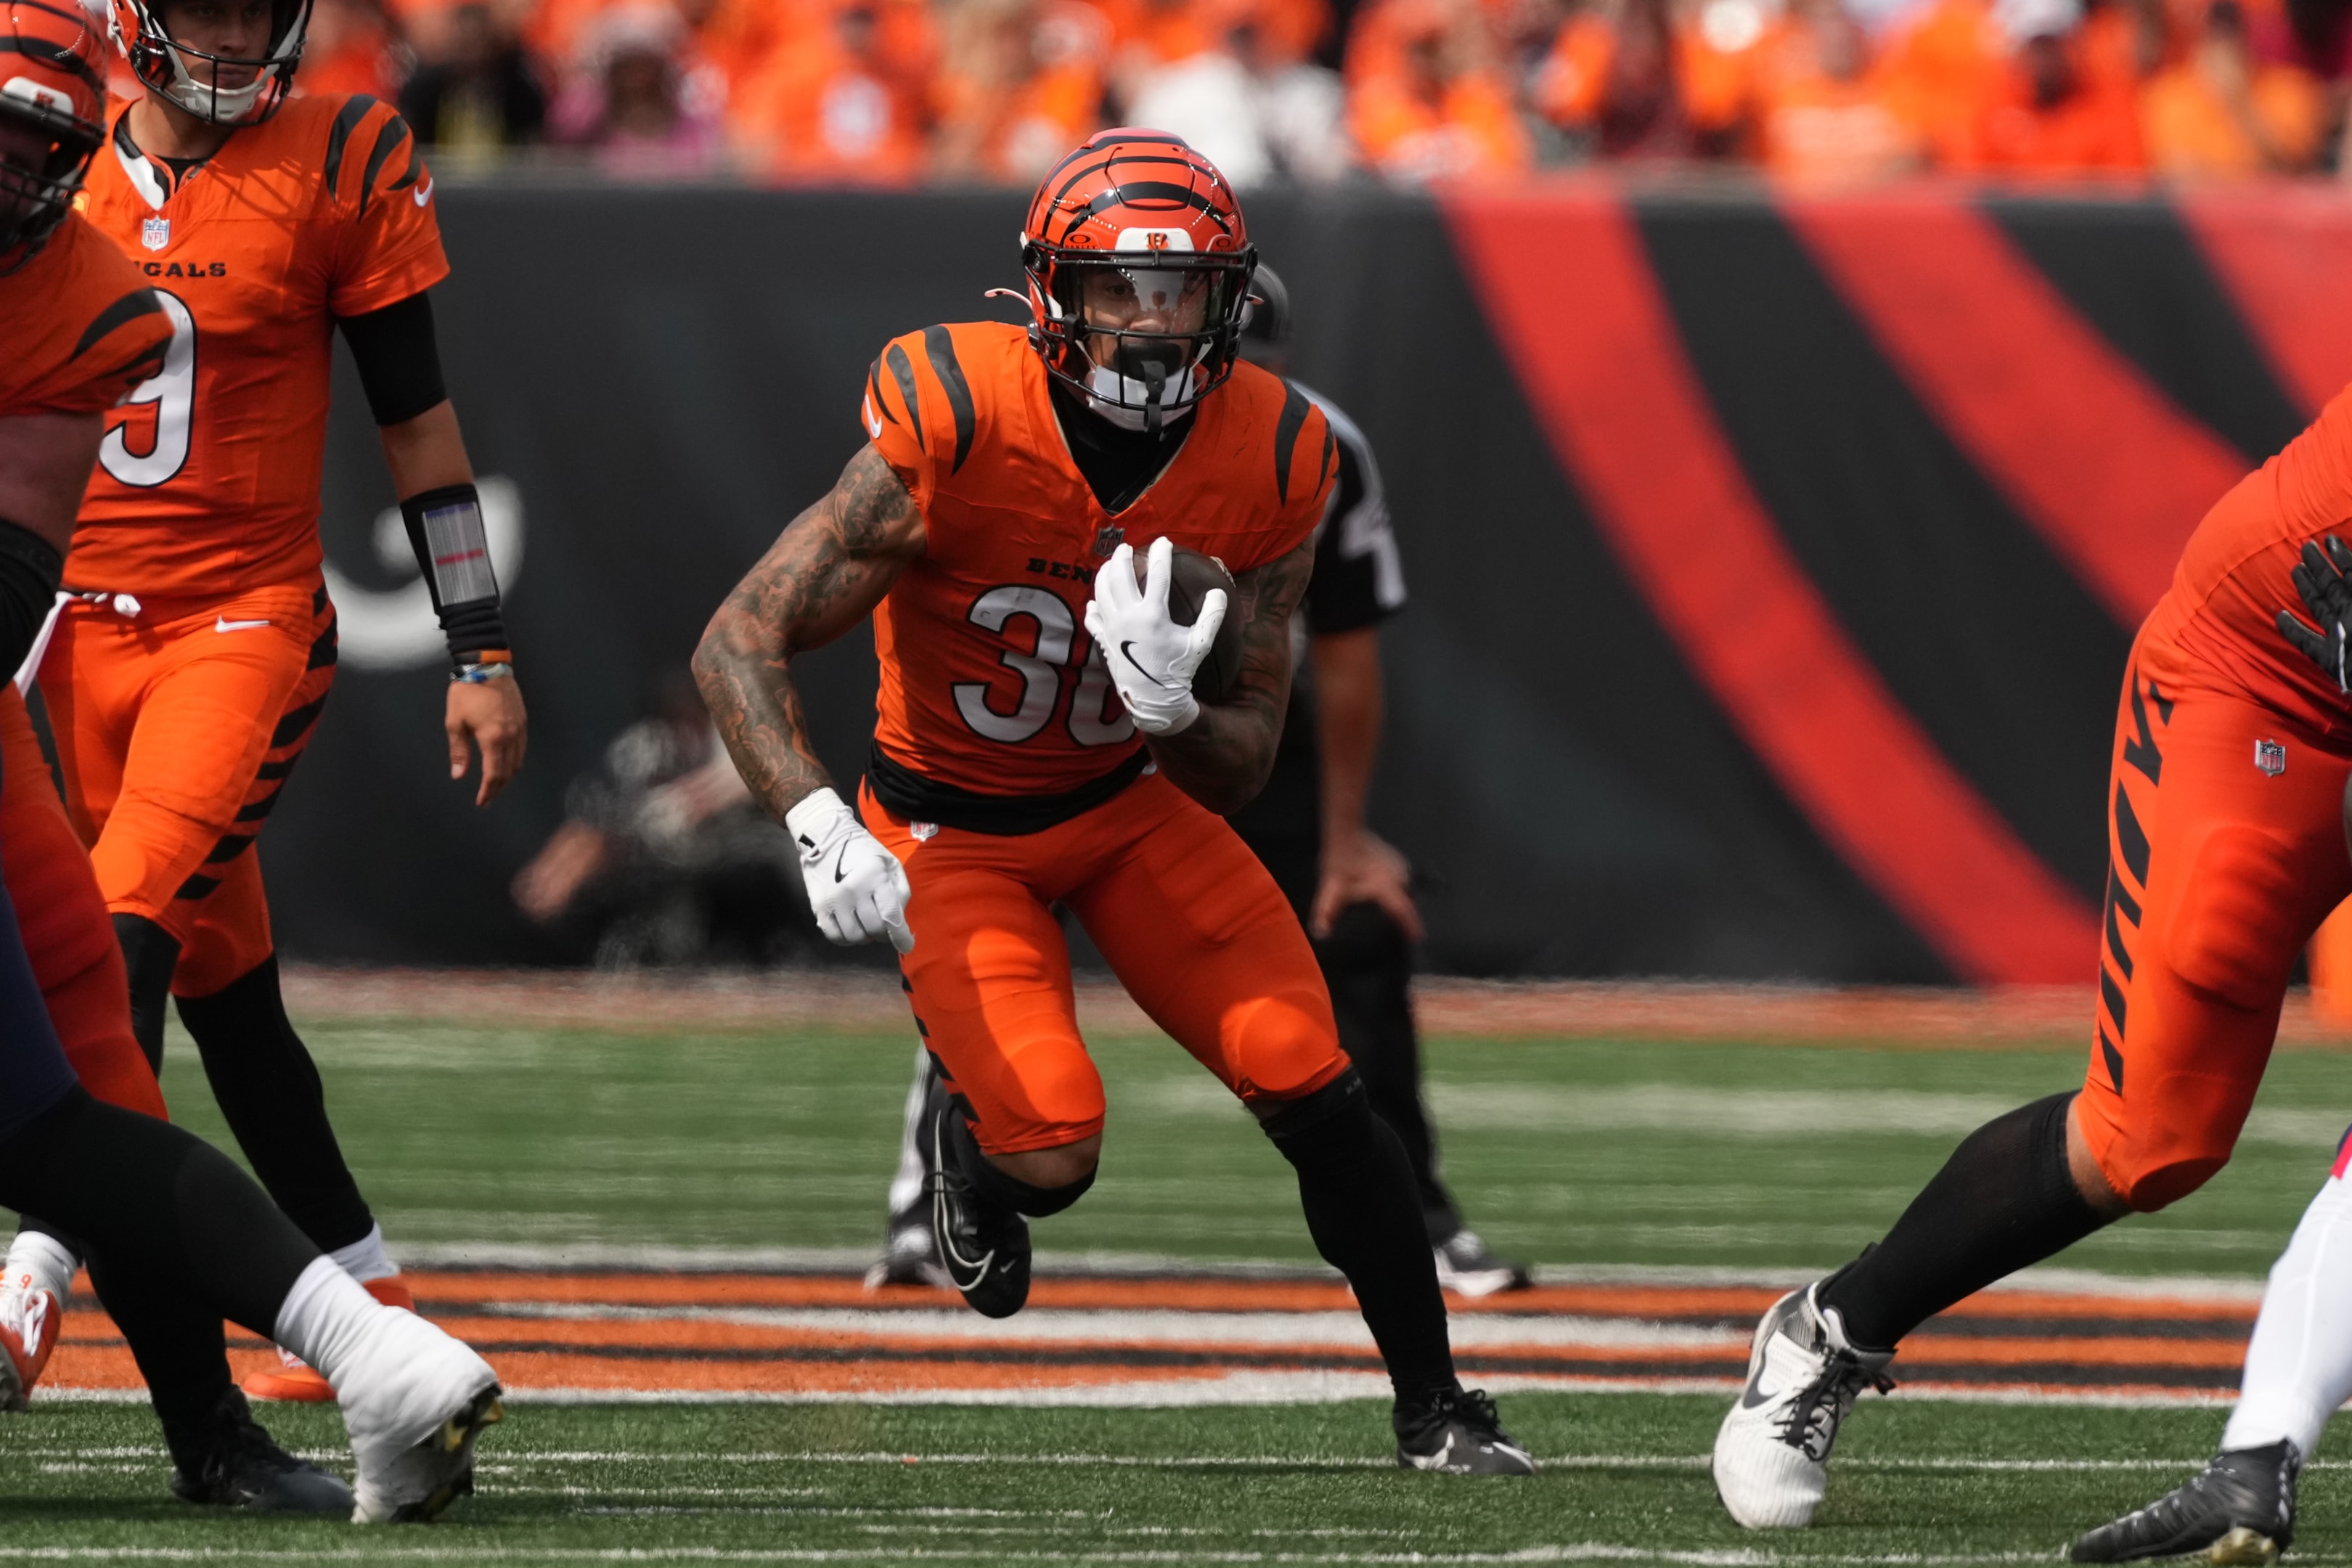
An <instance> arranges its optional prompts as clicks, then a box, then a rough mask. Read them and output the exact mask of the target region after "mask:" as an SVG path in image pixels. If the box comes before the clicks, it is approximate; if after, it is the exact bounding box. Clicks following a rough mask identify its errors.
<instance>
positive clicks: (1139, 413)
mask: <svg viewBox="0 0 2352 1568" xmlns="http://www.w3.org/2000/svg"><path fill="white" fill-rule="evenodd" d="M1136 368H1137V369H1138V370H1139V371H1140V372H1141V373H1142V374H1140V375H1121V374H1119V373H1118V371H1117V370H1115V369H1113V368H1112V367H1110V366H1109V365H1101V364H1098V365H1096V366H1095V367H1094V368H1093V370H1092V371H1090V372H1089V373H1088V374H1087V404H1088V405H1090V406H1091V407H1092V408H1093V409H1094V411H1095V412H1096V413H1097V414H1099V415H1100V416H1103V417H1104V418H1105V419H1108V420H1109V421H1110V422H1111V423H1112V424H1114V425H1116V426H1118V427H1119V428H1120V429H1122V430H1141V431H1145V432H1147V433H1149V434H1150V435H1153V436H1157V435H1159V434H1160V429H1161V427H1162V426H1164V425H1166V423H1167V419H1168V405H1169V404H1170V403H1171V402H1174V401H1177V400H1181V398H1182V397H1183V396H1184V395H1185V394H1186V393H1188V392H1189V391H1191V390H1192V377H1193V375H1194V374H1195V372H1194V370H1193V368H1192V366H1191V365H1186V366H1185V367H1184V369H1183V370H1182V372H1181V374H1178V375H1177V376H1176V378H1175V379H1174V380H1172V381H1171V380H1170V379H1169V376H1168V367H1167V366H1166V365H1164V364H1161V363H1159V362H1158V361H1157V360H1146V361H1144V362H1143V363H1141V364H1140V365H1139V366H1137V367H1136ZM1139 392H1140V393H1141V394H1142V396H1141V397H1140V398H1139V397H1137V395H1136V394H1137V393H1139ZM1138 403H1141V404H1142V406H1141V407H1140V408H1139V407H1137V406H1136V405H1137V404H1138Z"/></svg>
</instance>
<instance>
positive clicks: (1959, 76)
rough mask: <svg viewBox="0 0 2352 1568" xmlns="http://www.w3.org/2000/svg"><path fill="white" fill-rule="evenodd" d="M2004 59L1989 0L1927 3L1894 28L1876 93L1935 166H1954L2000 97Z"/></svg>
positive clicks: (2005, 47)
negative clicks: (1928, 155) (1984, 116)
mask: <svg viewBox="0 0 2352 1568" xmlns="http://www.w3.org/2000/svg"><path fill="white" fill-rule="evenodd" d="M2008 54H2009V47H2008V42H2007V40H2006V39H2004V38H2003V37H2001V32H2000V26H1999V24H1997V23H1996V22H1995V21H1994V20H1993V15H1992V6H1991V5H1990V0H1934V4H1932V5H1929V6H1928V7H1927V9H1926V10H1925V11H1922V12H1920V13H1918V14H1917V15H1916V16H1913V17H1912V18H1911V19H1910V20H1909V21H1908V22H1907V23H1906V24H1904V25H1903V26H1899V27H1897V28H1896V30H1895V35H1894V37H1893V38H1892V39H1891V40H1890V42H1889V43H1888V45H1887V47H1886V48H1885V52H1884V54H1883V55H1882V56H1881V58H1880V62H1879V67H1878V70H1877V72H1876V76H1877V82H1878V87H1879V90H1880V92H1881V93H1882V95H1883V97H1884V100H1885V104H1886V106H1887V108H1888V109H1889V110H1893V112H1894V113H1895V117H1896V118H1897V119H1899V120H1901V121H1903V123H1904V124H1905V125H1906V126H1907V127H1909V128H1910V131H1911V134H1912V135H1913V136H1914V137H1916V138H1917V139H1918V140H1919V141H1920V142H1921V143H1922V144H1923V145H1925V146H1926V147H1927V151H1928V153H1929V154H1930V155H1931V156H1932V157H1933V158H1934V159H1935V161H1937V163H1947V164H1948V163H1958V162H1961V161H1963V160H1964V159H1966V158H1967V157H1968V156H1969V153H1970V150H1971V148H1972V147H1973V145H1974V143H1975V141H1976V136H1977V125H1978V121H1980V120H1981V119H1982V118H1983V115H1984V111H1985V106H1986V105H1987V104H1988V103H1990V102H1991V101H1992V100H1993V99H1994V97H1995V95H1996V94H1998V93H1999V92H2000V90H2001V85H2002V81H2003V78H2004V75H2005V73H2006V71H2007V68H2008V66H2007V58H2008Z"/></svg>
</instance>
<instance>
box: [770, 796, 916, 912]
mask: <svg viewBox="0 0 2352 1568" xmlns="http://www.w3.org/2000/svg"><path fill="white" fill-rule="evenodd" d="M784 831H786V832H787V833H790V834H791V835H792V836H793V844H794V845H795V846H797V847H799V849H800V852H801V880H802V881H803V882H805V883H807V884H808V900H809V908H810V909H812V910H815V911H816V929H817V930H819V931H823V932H824V934H825V935H826V936H827V937H828V938H830V939H831V940H832V941H834V942H838V943H839V944H840V945H842V946H843V947H854V946H856V944H857V943H859V942H873V941H875V940H876V939H877V938H879V937H886V936H887V937H888V938H889V939H890V945H891V946H892V947H895V948H897V949H898V951H899V952H914V951H915V933H914V932H913V931H909V930H908V929H907V900H908V898H909V897H910V896H911V891H912V890H911V889H909V888H908V885H907V868H905V867H904V866H901V865H899V864H898V857H897V856H896V855H893V854H891V853H890V851H889V850H888V849H887V847H884V845H883V843H882V841H881V840H880V839H878V838H877V837H874V835H872V834H871V833H868V832H866V825H865V824H864V823H862V822H860V821H858V820H857V814H856V812H854V811H852V810H850V809H849V807H848V806H846V805H843V804H842V799H841V797H840V796H839V795H835V794H834V793H833V791H831V790H829V789H821V790H818V791H817V792H816V793H815V794H814V795H810V796H809V797H808V798H807V799H806V800H803V801H802V802H801V803H800V804H799V805H796V806H794V807H793V808H792V809H791V810H790V811H788V812H786V813H784Z"/></svg>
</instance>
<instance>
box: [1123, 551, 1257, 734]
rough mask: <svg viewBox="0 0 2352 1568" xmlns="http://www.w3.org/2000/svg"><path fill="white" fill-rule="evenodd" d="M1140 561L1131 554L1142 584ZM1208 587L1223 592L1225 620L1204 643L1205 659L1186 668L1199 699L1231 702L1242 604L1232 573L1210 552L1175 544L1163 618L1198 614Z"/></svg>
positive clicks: (1183, 620)
mask: <svg viewBox="0 0 2352 1568" xmlns="http://www.w3.org/2000/svg"><path fill="white" fill-rule="evenodd" d="M1145 570H1146V561H1145V557H1144V555H1143V554H1142V552H1138V553H1137V555H1136V557H1135V580H1136V583H1137V584H1138V585H1140V584H1142V582H1143V575H1144V572H1145ZM1212 588H1222V589H1223V590H1224V593H1225V618H1224V621H1223V624H1222V625H1220V626H1218V627H1217V640H1216V641H1215V642H1213V643H1211V644H1210V645H1209V657H1208V658H1204V659H1202V661H1201V668H1199V669H1196V670H1194V671H1193V672H1192V695H1193V697H1194V698H1196V699H1198V700H1200V701H1202V702H1209V703H1217V702H1230V701H1232V700H1233V696H1234V687H1235V686H1237V685H1239V684H1240V682H1241V678H1242V605H1241V594H1240V591H1239V590H1238V589H1236V588H1235V587H1234V574H1232V573H1230V572H1228V571H1226V570H1225V563H1223V562H1222V561H1220V560H1218V559H1217V558H1216V557H1215V556H1213V555H1203V554H1202V553H1201V552H1199V551H1197V550H1187V549H1185V548H1184V547H1183V546H1182V545H1181V544H1179V545H1177V546H1176V547H1175V553H1174V556H1173V558H1172V559H1171V561H1170V563H1169V573H1168V618H1169V619H1170V620H1171V621H1174V622H1175V623H1176V624H1177V625H1178V626H1191V625H1192V623H1193V622H1195V621H1197V620H1199V619H1200V618H1201V601H1202V600H1203V599H1205V598H1207V597H1208V596H1209V590H1210V589H1212Z"/></svg>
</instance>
